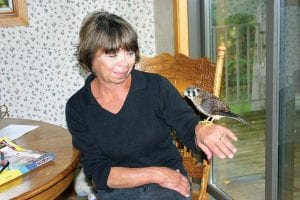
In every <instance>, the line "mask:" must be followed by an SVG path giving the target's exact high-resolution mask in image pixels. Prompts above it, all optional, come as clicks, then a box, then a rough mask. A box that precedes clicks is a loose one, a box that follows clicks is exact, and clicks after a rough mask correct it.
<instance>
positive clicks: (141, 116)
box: [66, 70, 199, 190]
mask: <svg viewBox="0 0 300 200" xmlns="http://www.w3.org/2000/svg"><path fill="white" fill-rule="evenodd" d="M131 75H132V83H131V87H130V90H129V93H128V96H127V98H126V100H125V103H124V105H123V107H122V108H121V110H120V111H119V112H118V113H117V114H113V113H111V112H109V111H107V110H105V109H103V108H102V107H101V106H100V105H99V104H98V103H97V101H96V99H95V98H94V97H93V95H92V92H91V81H92V80H93V79H94V78H95V76H94V75H90V76H89V77H88V78H87V79H86V81H85V85H84V87H82V88H81V89H80V90H79V91H77V92H76V93H75V94H74V95H73V96H72V97H71V98H70V99H69V100H68V102H67V105H66V120H67V126H68V129H69V131H70V133H71V134H72V142H73V145H74V147H76V148H77V149H79V150H80V151H81V153H82V158H83V164H84V171H85V173H86V174H87V176H90V177H91V178H92V179H93V181H94V182H95V183H96V186H97V188H98V189H105V190H110V189H111V188H109V187H108V186H107V178H108V175H109V173H110V169H111V167H114V166H119V167H149V166H164V167H170V168H172V169H183V165H182V157H181V155H180V154H179V152H178V150H177V148H176V147H175V145H174V144H173V139H172V135H171V134H170V132H171V129H173V130H175V131H176V135H177V136H178V137H179V138H180V139H182V140H183V143H184V144H186V145H187V146H188V147H190V148H192V149H195V144H194V129H195V126H196V124H197V123H198V121H199V118H198V117H197V116H196V115H195V114H194V112H193V110H192V109H191V108H190V107H189V106H188V104H187V103H186V102H185V101H184V100H183V98H182V97H181V95H180V94H179V93H178V91H177V90H176V89H175V88H174V87H173V86H172V84H171V83H170V82H169V81H168V80H167V79H166V78H164V77H162V76H160V75H157V74H150V73H145V72H141V71H137V70H133V71H132V73H131ZM183 171H184V170H183Z"/></svg>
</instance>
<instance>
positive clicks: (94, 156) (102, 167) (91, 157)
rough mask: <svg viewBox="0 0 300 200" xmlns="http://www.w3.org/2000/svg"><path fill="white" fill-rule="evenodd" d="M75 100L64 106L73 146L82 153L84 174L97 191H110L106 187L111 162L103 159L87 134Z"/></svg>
mask: <svg viewBox="0 0 300 200" xmlns="http://www.w3.org/2000/svg"><path fill="white" fill-rule="evenodd" d="M78 102H79V101H77V102H76V100H74V99H73V100H71V101H68V103H67V105H66V121H67V126H68V129H69V131H70V133H71V135H72V143H73V146H74V147H75V148H77V149H79V150H80V151H81V153H82V159H83V168H84V172H85V174H86V175H87V176H88V177H91V178H92V179H93V181H94V182H95V184H96V187H97V189H104V190H107V191H109V190H111V188H109V187H108V186H107V179H108V175H109V173H110V169H111V166H112V162H111V161H110V160H109V159H108V158H106V157H104V156H103V155H102V153H101V151H100V149H99V148H97V147H98V145H97V143H96V140H95V139H94V137H93V136H92V135H91V134H90V133H89V129H88V126H87V125H86V122H85V121H86V119H85V117H84V110H83V107H84V106H82V105H80V103H78Z"/></svg>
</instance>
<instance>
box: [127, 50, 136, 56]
mask: <svg viewBox="0 0 300 200" xmlns="http://www.w3.org/2000/svg"><path fill="white" fill-rule="evenodd" d="M134 54H135V53H134V52H133V51H128V52H127V55H129V56H133V55H134Z"/></svg>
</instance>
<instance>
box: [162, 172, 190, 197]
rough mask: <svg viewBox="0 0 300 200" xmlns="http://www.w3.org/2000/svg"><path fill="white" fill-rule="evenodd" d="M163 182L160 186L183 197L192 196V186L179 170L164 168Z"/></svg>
mask: <svg viewBox="0 0 300 200" xmlns="http://www.w3.org/2000/svg"><path fill="white" fill-rule="evenodd" d="M162 176H163V177H162V180H163V181H162V182H161V183H159V185H160V186H162V187H165V188H168V189H171V190H175V191H177V192H178V193H180V194H181V195H182V196H185V197H187V196H188V195H190V184H189V181H188V179H187V178H186V177H185V176H184V175H182V174H181V173H180V171H179V170H173V169H170V168H162Z"/></svg>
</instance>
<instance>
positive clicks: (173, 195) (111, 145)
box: [66, 12, 236, 200]
mask: <svg viewBox="0 0 300 200" xmlns="http://www.w3.org/2000/svg"><path fill="white" fill-rule="evenodd" d="M77 50H78V56H77V57H78V61H79V64H80V65H81V66H82V67H83V68H84V69H85V70H87V71H89V72H91V75H90V76H89V77H88V78H87V79H86V81H85V85H84V87H82V88H81V89H80V90H79V91H77V92H76V93H75V94H74V95H73V96H72V97H71V98H70V99H69V101H68V102H67V106H66V120H67V124H68V128H69V131H70V132H71V134H72V140H73V145H74V146H75V147H76V148H78V149H79V150H80V151H81V152H82V158H83V163H84V171H85V173H86V175H87V176H89V177H91V178H92V180H93V181H94V183H95V185H96V188H97V190H98V196H99V198H100V199H101V200H105V199H109V200H112V199H116V200H117V199H130V200H135V199H143V200H144V199H149V200H150V199H151V200H155V199H164V200H169V199H170V200H175V199H191V197H190V196H191V193H190V191H191V188H190V183H189V181H188V178H187V174H186V171H185V169H184V167H183V164H182V158H181V155H180V154H179V152H178V150H177V149H176V147H175V145H174V144H173V140H172V135H171V134H170V133H171V130H175V131H176V135H177V136H178V137H179V138H180V139H182V141H183V143H184V144H185V145H187V146H188V147H190V148H193V149H194V150H196V148H198V147H199V148H201V149H202V150H203V151H204V152H205V153H206V155H207V157H208V158H211V156H212V154H215V155H217V156H218V157H220V158H225V157H230V158H232V157H233V154H234V152H235V151H236V149H235V148H234V146H233V145H232V143H231V140H236V137H235V136H234V134H233V133H232V132H231V131H230V130H228V129H226V128H224V127H222V126H218V125H213V126H209V127H208V126H204V125H202V124H201V123H199V121H200V119H199V118H198V117H197V116H195V115H194V113H193V111H192V109H191V108H190V107H189V106H188V105H187V104H186V102H185V101H184V100H183V99H182V97H181V95H180V94H179V93H178V92H177V90H176V89H175V88H174V87H173V86H172V84H171V83H170V82H169V81H168V80H167V79H165V78H163V77H162V76H160V75H157V74H150V73H146V72H140V71H137V70H135V69H134V66H135V63H137V62H138V61H139V47H138V41H137V34H136V32H135V31H134V29H133V28H132V27H131V25H130V24H129V23H128V22H126V21H125V20H124V19H122V18H120V17H118V16H116V15H113V14H110V13H107V12H93V13H91V14H90V15H88V16H87V17H86V18H85V20H84V21H83V24H82V27H81V30H80V40H79V45H78V49H77ZM224 135H225V136H224ZM223 136H224V139H222V140H220V139H219V138H220V137H223ZM195 141H197V144H195ZM196 145H197V146H198V147H196Z"/></svg>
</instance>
